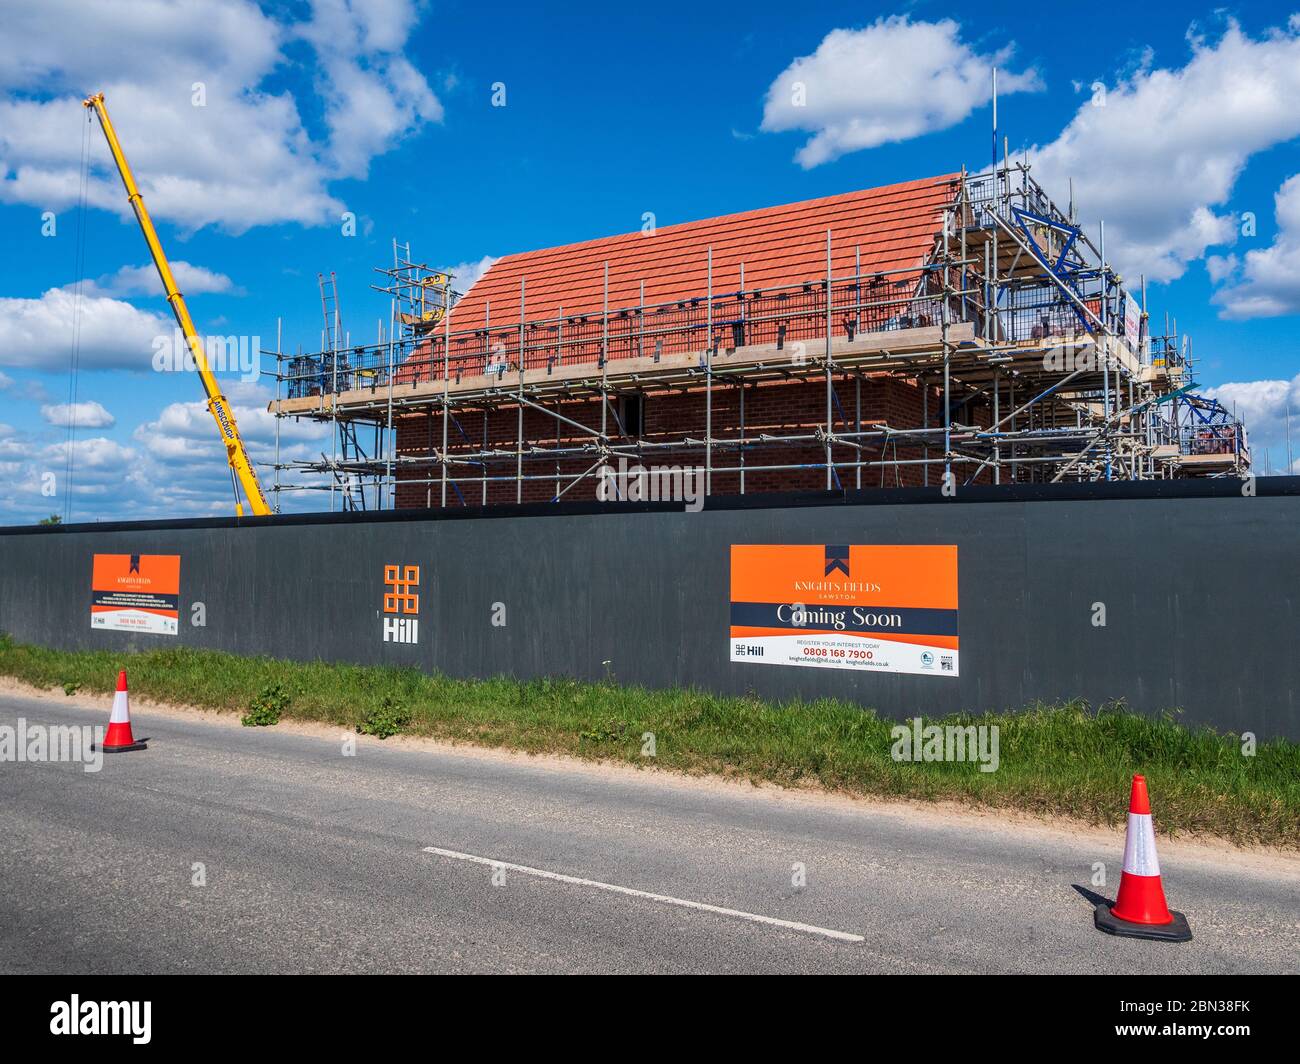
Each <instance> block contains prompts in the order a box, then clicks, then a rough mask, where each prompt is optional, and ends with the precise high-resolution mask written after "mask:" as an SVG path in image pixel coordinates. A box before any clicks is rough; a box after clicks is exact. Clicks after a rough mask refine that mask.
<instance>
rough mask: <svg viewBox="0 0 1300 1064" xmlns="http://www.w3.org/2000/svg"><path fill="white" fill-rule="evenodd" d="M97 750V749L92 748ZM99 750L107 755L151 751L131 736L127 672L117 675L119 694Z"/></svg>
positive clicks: (114, 696) (114, 702)
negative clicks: (131, 751)
mask: <svg viewBox="0 0 1300 1064" xmlns="http://www.w3.org/2000/svg"><path fill="white" fill-rule="evenodd" d="M91 749H92V750H93V749H95V747H93V746H92V747H91ZM99 749H100V750H102V751H103V752H104V753H106V754H124V753H126V752H127V751H128V750H147V749H149V748H148V747H147V746H146V745H145V744H144V742H143V741H139V742H137V741H136V738H135V736H134V735H132V734H131V710H130V707H129V706H128V705H127V691H126V670H125V669H123V670H122V671H121V672H119V673H118V674H117V692H116V693H115V694H114V695H113V712H112V714H111V715H110V716H109V719H108V731H107V732H106V733H105V735H104V741H103V743H101V744H100V745H99Z"/></svg>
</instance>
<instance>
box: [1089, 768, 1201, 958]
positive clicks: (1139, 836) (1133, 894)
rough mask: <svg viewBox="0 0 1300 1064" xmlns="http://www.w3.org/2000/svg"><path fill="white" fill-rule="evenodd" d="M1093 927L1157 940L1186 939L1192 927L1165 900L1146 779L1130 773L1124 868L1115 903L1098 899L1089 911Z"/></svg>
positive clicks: (1112, 933)
mask: <svg viewBox="0 0 1300 1064" xmlns="http://www.w3.org/2000/svg"><path fill="white" fill-rule="evenodd" d="M1093 921H1094V922H1095V923H1096V925H1097V929H1098V930H1100V931H1105V932H1106V933H1107V934H1108V935H1124V936H1127V937H1129V938H1153V939H1157V940H1159V941H1161V942H1187V941H1190V939H1191V937H1192V930H1191V928H1190V927H1188V926H1187V917H1185V916H1184V915H1183V914H1182V913H1177V912H1174V911H1173V910H1172V909H1170V908H1169V906H1168V905H1167V904H1166V903H1165V890H1164V887H1163V886H1161V883H1160V862H1159V861H1158V860H1156V832H1155V827H1154V826H1153V825H1152V822H1151V799H1150V798H1149V797H1148V795H1147V781H1146V778H1145V777H1143V776H1134V777H1133V790H1132V793H1131V794H1130V796H1129V803H1128V835H1127V836H1126V838H1125V840H1124V871H1123V872H1122V873H1121V874H1120V878H1119V897H1117V898H1116V899H1115V904H1114V905H1110V904H1109V903H1107V902H1104V901H1103V902H1101V903H1100V904H1099V905H1098V906H1097V908H1096V909H1095V910H1094V912H1093Z"/></svg>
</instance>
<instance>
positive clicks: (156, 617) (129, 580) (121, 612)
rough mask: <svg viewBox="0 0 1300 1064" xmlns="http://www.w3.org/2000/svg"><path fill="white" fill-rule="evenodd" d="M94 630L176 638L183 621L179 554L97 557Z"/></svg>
mask: <svg viewBox="0 0 1300 1064" xmlns="http://www.w3.org/2000/svg"><path fill="white" fill-rule="evenodd" d="M90 587H91V595H90V626H91V627H92V628H103V629H112V630H116V631H123V632H150V633H152V634H154V635H175V634H176V632H177V626H178V623H179V618H180V592H181V556H180V555H179V554H96V555H95V560H94V566H93V568H92V570H91V578H90Z"/></svg>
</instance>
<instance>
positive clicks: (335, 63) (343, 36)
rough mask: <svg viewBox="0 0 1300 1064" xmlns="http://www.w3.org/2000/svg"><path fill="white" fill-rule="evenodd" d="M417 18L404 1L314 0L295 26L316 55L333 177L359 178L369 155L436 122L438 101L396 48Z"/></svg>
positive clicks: (384, 149) (440, 111) (364, 173)
mask: <svg viewBox="0 0 1300 1064" xmlns="http://www.w3.org/2000/svg"><path fill="white" fill-rule="evenodd" d="M417 21H418V15H417V13H416V10H415V5H414V4H413V3H410V2H409V0H367V2H366V3H365V4H356V5H355V6H354V5H352V4H349V3H348V2H346V0H313V2H312V19H311V20H310V22H308V23H306V24H305V25H303V26H302V28H301V29H300V31H299V32H300V34H301V36H302V37H303V39H305V40H307V41H309V42H310V43H311V45H312V47H313V48H314V49H315V50H316V54H317V55H318V57H319V60H320V67H319V73H318V75H317V83H318V85H319V88H320V96H321V98H322V100H324V102H325V122H326V125H327V126H328V127H329V131H330V160H331V162H332V164H333V167H334V170H335V172H336V173H337V174H338V175H339V176H343V177H358V178H364V177H365V176H366V173H367V171H368V169H369V166H370V160H371V158H373V157H374V156H376V155H379V154H382V153H383V152H384V151H387V150H388V148H389V147H390V146H391V144H392V143H393V142H394V141H395V140H397V139H400V138H401V137H403V136H405V135H407V134H408V133H411V132H413V131H414V130H416V129H418V128H419V127H420V126H421V125H423V124H424V123H425V122H441V121H442V104H441V103H439V102H438V98H437V97H436V96H435V95H434V94H433V90H432V89H430V88H429V84H428V82H427V81H425V79H424V77H423V76H422V75H421V74H420V73H419V71H417V70H416V69H415V68H414V67H413V66H411V64H410V63H409V62H408V61H407V60H406V59H405V58H404V57H403V56H402V55H401V54H400V53H401V49H402V46H403V45H404V44H405V43H406V36H407V33H408V32H409V27H411V26H413V25H414V24H415V23H416V22H417Z"/></svg>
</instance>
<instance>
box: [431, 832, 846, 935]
mask: <svg viewBox="0 0 1300 1064" xmlns="http://www.w3.org/2000/svg"><path fill="white" fill-rule="evenodd" d="M423 852H424V853H434V854H437V855H438V856H439V857H450V858H452V859H453V860H456V861H471V862H473V863H474V864H481V865H487V866H488V867H490V868H506V869H509V870H510V871H512V872H522V873H523V874H524V875H527V876H536V877H537V878H538V879H551V880H554V881H556V882H557V883H572V884H573V885H574V886H578V887H594V888H595V889H596V890H607V891H609V892H610V893H612V894H626V895H627V896H628V897H630V898H644V899H645V900H646V901H657V902H659V903H660V904H662V905H677V906H680V907H681V908H683V909H698V910H700V911H701V912H706V913H717V914H718V915H719V916H733V917H735V918H736V919H738V920H748V921H750V923H755V924H767V925H768V926H769V927H783V928H785V929H786V930H787V931H801V932H803V933H804V934H806V935H821V936H822V937H823V938H833V939H836V940H837V941H839V942H862V941H863V938H862V936H861V935H851V934H849V933H848V932H847V931H834V930H832V929H831V928H829V927H817V926H816V925H814V924H801V923H799V922H797V921H795V920H778V919H777V918H776V917H774V916H759V915H758V914H757V913H747V912H742V911H741V910H740V909H726V908H723V907H722V906H721V905H708V904H706V903H705V902H702V901H688V900H687V899H686V898H674V897H671V896H670V895H668V894H652V893H651V892H650V891H648V890H635V889H634V888H632V887H620V886H618V885H617V884H615V883H602V882H600V880H598V879H583V878H581V877H580V876H566V875H564V874H562V873H560V872H548V871H547V870H546V869H544V868H529V867H528V866H527V865H521V864H511V863H510V862H509V861H498V860H496V859H495V858H492V857H478V856H476V855H475V854H472V853H460V852H458V851H456V850H441V849H439V848H438V847H437V846H426V847H424V850H423Z"/></svg>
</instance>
